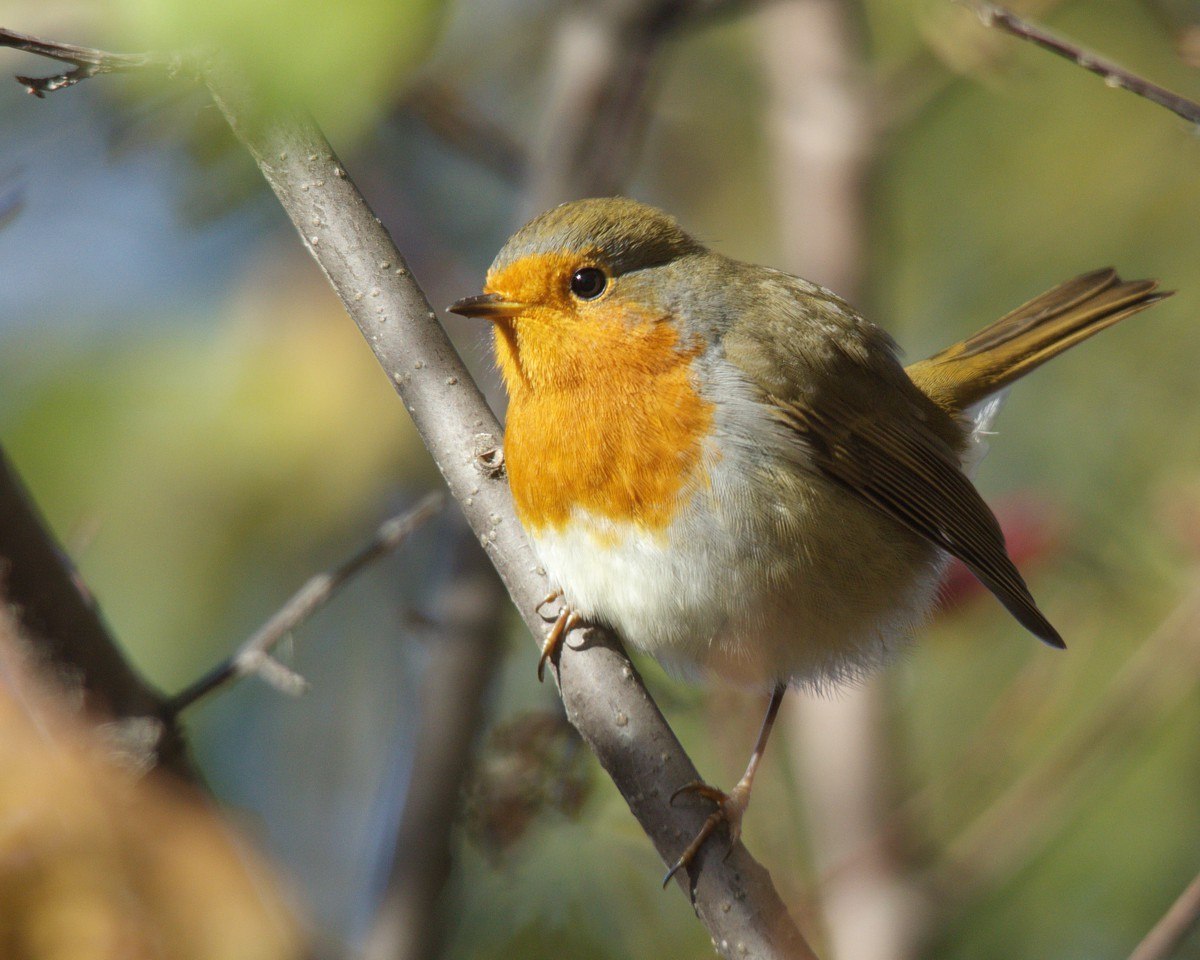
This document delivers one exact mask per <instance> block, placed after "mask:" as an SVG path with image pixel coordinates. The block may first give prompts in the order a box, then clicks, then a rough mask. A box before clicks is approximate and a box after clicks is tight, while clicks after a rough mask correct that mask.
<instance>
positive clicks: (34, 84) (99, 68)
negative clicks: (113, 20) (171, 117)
mask: <svg viewBox="0 0 1200 960" xmlns="http://www.w3.org/2000/svg"><path fill="white" fill-rule="evenodd" d="M0 47H12V48H13V49H14V50H24V51H25V52H26V53H33V54H36V55H37V56H39V57H48V58H49V59H51V60H57V61H59V62H60V63H69V64H71V65H72V66H73V67H74V69H73V70H68V71H66V72H64V73H56V74H54V75H52V76H49V77H22V76H18V77H17V82H18V83H20V84H21V85H22V86H23V87H24V88H25V90H26V92H28V93H31V94H33V95H34V96H35V97H39V98H44V97H45V96H46V94H47V93H53V92H54V91H55V90H62V89H64V88H66V87H73V86H75V84H77V83H79V82H80V81H82V80H87V79H88V78H89V77H94V76H97V75H98V74H101V73H121V72H125V71H129V70H142V69H145V68H146V67H158V68H161V69H164V70H167V71H168V72H170V73H175V72H176V71H178V70H179V69H180V68H181V66H182V64H183V59H182V58H180V57H163V56H159V55H157V54H153V53H108V52H106V51H104V50H96V49H94V48H92V47H78V46H76V45H75V44H73V43H57V42H54V41H47V40H39V39H38V38H37V37H30V36H27V35H26V34H23V33H15V32H14V31H12V30H5V29H4V28H2V27H0Z"/></svg>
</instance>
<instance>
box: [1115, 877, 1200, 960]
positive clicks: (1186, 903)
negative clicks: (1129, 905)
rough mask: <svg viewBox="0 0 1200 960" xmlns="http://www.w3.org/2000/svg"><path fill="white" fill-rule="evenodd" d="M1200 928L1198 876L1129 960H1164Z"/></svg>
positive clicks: (1199, 882) (1199, 887)
mask: <svg viewBox="0 0 1200 960" xmlns="http://www.w3.org/2000/svg"><path fill="white" fill-rule="evenodd" d="M1197 924H1200V874H1198V875H1197V876H1196V877H1195V878H1194V879H1193V880H1192V882H1191V883H1189V884H1188V885H1187V887H1185V888H1184V891H1183V893H1181V894H1180V895H1179V897H1178V898H1177V899H1176V900H1175V902H1174V903H1173V904H1171V906H1170V907H1169V908H1168V910H1167V912H1166V913H1164V914H1163V915H1162V918H1161V919H1160V920H1159V921H1158V923H1156V924H1155V925H1154V926H1153V927H1152V928H1151V929H1150V932H1149V933H1148V934H1146V936H1145V937H1144V938H1143V939H1142V942H1141V943H1139V944H1138V945H1137V946H1136V947H1135V948H1134V950H1133V953H1131V954H1130V955H1129V960H1167V958H1168V957H1171V956H1173V955H1174V954H1175V949H1176V948H1177V947H1178V946H1179V945H1180V944H1181V943H1182V942H1183V940H1184V938H1185V937H1186V936H1187V935H1188V934H1189V933H1191V932H1192V931H1193V930H1195V929H1196V926H1197Z"/></svg>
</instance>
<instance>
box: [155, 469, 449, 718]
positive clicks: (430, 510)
mask: <svg viewBox="0 0 1200 960" xmlns="http://www.w3.org/2000/svg"><path fill="white" fill-rule="evenodd" d="M444 499H445V498H444V497H443V495H442V494H441V493H431V494H429V495H428V496H426V497H425V498H424V499H422V500H421V501H420V502H419V503H418V504H417V505H416V506H415V507H413V508H412V509H411V510H406V511H405V512H404V513H402V514H399V515H398V516H395V517H392V518H391V519H390V520H388V521H387V522H386V523H384V524H383V525H382V526H381V527H380V528H379V529H378V530H377V531H376V532H375V536H373V537H372V538H371V540H370V542H369V543H367V544H366V546H364V547H363V548H362V549H360V550H359V551H358V552H357V553H355V554H354V556H352V557H350V558H349V559H348V560H346V561H344V562H343V563H341V564H340V565H338V566H337V567H335V568H334V569H332V570H328V571H326V572H324V573H318V574H316V575H314V576H312V577H310V578H309V579H308V580H307V581H306V582H305V584H304V586H302V587H301V588H300V589H299V590H297V591H296V592H295V593H294V594H292V596H291V597H289V598H288V600H287V602H285V603H284V605H283V606H282V607H280V608H279V610H278V611H276V612H275V613H274V614H273V615H272V616H271V618H270V619H269V620H267V622H266V623H264V624H263V625H262V626H261V627H259V628H258V629H257V630H256V631H254V633H253V634H251V636H250V638H249V639H248V640H246V642H245V643H243V644H242V645H241V646H240V647H238V649H237V652H236V653H234V654H233V656H231V657H229V658H228V659H227V660H224V661H222V662H221V663H219V664H217V666H215V667H214V668H213V669H212V670H210V671H209V672H208V673H207V674H205V675H204V676H203V677H201V678H200V679H199V680H197V681H196V682H195V683H193V684H191V685H190V686H188V687H186V688H185V689H184V690H182V691H180V692H179V693H177V694H175V696H173V697H171V699H169V700H168V701H167V702H166V703H165V704H163V707H162V714H163V716H165V717H172V718H173V717H177V716H178V715H179V714H180V713H181V712H182V711H184V710H186V709H187V708H188V707H190V706H191V705H192V704H194V703H195V702H196V701H197V700H200V699H201V698H202V697H205V696H207V695H208V694H210V693H212V692H213V691H214V690H217V689H219V688H221V687H223V686H225V685H226V684H229V683H232V682H233V681H234V680H238V679H240V678H241V677H244V676H246V675H247V674H250V673H256V674H258V675H259V676H260V677H262V679H264V680H266V681H267V682H268V683H270V684H271V685H272V686H273V687H275V688H277V689H279V690H282V691H283V692H284V693H290V694H298V693H303V692H304V690H305V689H307V686H308V684H307V682H306V681H305V680H304V678H303V677H301V676H299V675H298V674H297V673H295V672H294V671H292V670H289V669H288V668H287V667H285V666H284V665H283V664H282V663H280V662H279V661H278V660H276V659H275V658H274V657H272V656H271V651H272V650H273V649H274V648H275V645H276V644H278V643H279V641H280V640H282V639H283V638H284V637H286V636H287V635H288V634H289V633H291V632H292V631H293V630H295V629H296V628H297V627H298V626H300V624H302V623H303V622H304V621H305V620H307V619H308V618H309V617H311V616H312V615H313V614H314V613H316V612H317V611H318V610H319V609H321V607H323V606H324V605H325V604H326V603H328V602H329V600H330V599H331V598H332V597H333V595H334V594H335V593H337V591H338V590H340V589H341V588H342V587H344V586H345V585H346V584H347V583H348V582H349V581H350V580H351V579H352V578H353V577H354V576H355V575H356V574H358V573H359V572H360V571H362V570H363V569H364V568H365V567H367V566H369V565H370V564H372V563H374V562H375V561H376V560H378V559H380V558H381V557H384V556H387V554H389V553H391V552H392V551H393V550H395V549H396V548H397V547H399V546H400V544H402V543H403V542H404V541H405V540H407V539H408V538H409V537H410V536H411V535H412V533H413V532H414V531H415V530H416V529H417V528H418V527H420V526H421V525H422V524H423V523H425V521H426V520H428V519H429V518H430V517H432V516H433V515H434V514H435V513H437V512H438V510H440V509H441V508H442V502H443V501H444Z"/></svg>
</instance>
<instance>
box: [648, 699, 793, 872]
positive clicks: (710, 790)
mask: <svg viewBox="0 0 1200 960" xmlns="http://www.w3.org/2000/svg"><path fill="white" fill-rule="evenodd" d="M786 692H787V685H786V684H782V683H781V684H779V686H777V687H776V688H775V689H774V690H773V691H772V692H771V702H770V703H769V704H768V705H767V715H766V716H765V717H764V718H763V722H762V729H760V730H759V731H758V740H756V741H755V743H754V752H753V753H751V754H750V762H749V763H748V764H747V765H746V772H745V773H743V774H742V779H741V780H739V781H738V782H737V785H736V786H735V787H734V788H733V789H732V790H730V791H729V792H728V793H725V791H723V790H718V789H717V788H716V787H712V786H709V785H708V784H707V783H705V782H704V781H703V780H694V781H693V782H691V783H688V784H684V785H683V786H682V787H680V788H679V789H678V790H676V791H675V792H674V793H673V794H671V800H670V802H671V803H672V804H673V803H674V802H675V798H676V797H678V796H680V795H682V794H685V793H695V794H698V795H700V796H702V797H705V798H707V799H709V800H711V801H712V802H713V803H715V804H716V805H717V809H716V810H714V811H713V812H712V813H711V814H709V816H708V819H707V820H705V821H704V826H702V827H701V828H700V832H699V833H697V834H696V836H695V838H694V839H693V840H692V842H691V843H689V844H688V846H687V849H686V850H684V851H683V853H681V854H680V855H679V859H678V860H676V861H675V863H674V865H673V866H672V867H671V869H670V870H668V871H667V875H666V876H665V877H663V886H664V887H665V886H666V885H667V884H668V883H670V882H671V878H672V877H673V876H675V874H676V873H678V872H679V871H680V870H682V869H683V868H685V867H688V866H690V865H691V863H692V861H693V860H694V859H695V858H696V854H697V853H699V852H700V848H701V847H702V846H704V843H705V841H706V840H708V838H709V837H710V836H712V833H713V831H714V830H716V829H717V827H719V826H720V825H721V823H722V822H724V823H727V824H728V825H729V848H730V849H731V850H732V849H733V845H734V844H735V843H737V842H738V838H739V837H741V835H742V816H743V814H745V812H746V807H747V806H749V804H750V788H751V787H752V786H753V785H754V774H755V772H756V771H757V770H758V764H759V761H760V760H762V755H763V751H764V750H766V748H767V739H768V738H769V737H770V736H771V728H772V727H773V726H774V725H775V717H776V716H777V715H778V713H779V705H780V704H781V703H783V695H784V694H785V693H786ZM726 856H728V854H726Z"/></svg>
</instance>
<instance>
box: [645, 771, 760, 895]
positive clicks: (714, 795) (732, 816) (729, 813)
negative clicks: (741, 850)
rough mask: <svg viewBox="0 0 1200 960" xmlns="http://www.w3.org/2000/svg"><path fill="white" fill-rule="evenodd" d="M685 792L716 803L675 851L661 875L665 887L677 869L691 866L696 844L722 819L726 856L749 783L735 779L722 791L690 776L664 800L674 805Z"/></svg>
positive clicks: (736, 835)
mask: <svg viewBox="0 0 1200 960" xmlns="http://www.w3.org/2000/svg"><path fill="white" fill-rule="evenodd" d="M685 793H694V794H696V795H697V796H700V797H704V798H705V799H706V800H711V801H712V802H713V803H714V804H716V807H717V809H716V810H714V811H713V812H712V813H710V814H709V815H708V819H707V820H705V821H704V825H703V826H702V827H701V828H700V831H699V832H698V833H697V834H696V836H695V837H694V838H692V842H691V843H689V844H688V845H687V848H686V849H685V850H684V851H683V853H681V854H680V855H679V859H678V860H676V861H675V863H674V864H672V866H671V869H670V870H668V871H667V873H666V876H664V877H663V883H662V885H663V887H666V885H667V884H668V883H670V882H671V878H672V877H673V876H675V874H677V873H678V872H679V871H680V870H683V869H685V868H686V867H690V866H691V864H692V861H693V860H695V859H696V854H698V853H699V852H700V848H701V847H703V846H704V844H705V842H706V841H707V840H708V838H709V837H711V836H712V835H713V832H714V831H715V830H716V829H717V827H719V826H720V825H721V824H722V823H724V824H725V825H726V826H727V827H728V828H729V849H728V850H726V851H725V856H726V857H728V856H729V854H730V853H731V852H732V850H733V848H734V847H735V846H736V845H737V842H738V840H740V839H741V836H742V816H743V815H744V814H745V812H746V807H747V805H748V803H749V800H750V784H749V782H748V781H747V780H746V779H745V778H743V779H742V780H739V781H738V784H737V786H735V787H734V788H733V789H732V790H731V791H730V792H729V793H726V792H725V791H724V790H721V789H719V788H717V787H714V786H711V785H710V784H707V783H705V782H704V781H703V780H693V781H692V782H691V783H685V784H684V785H683V786H682V787H680V788H679V789H678V790H676V791H675V792H674V793H673V794H671V799H670V800H668V801H667V802H668V804H669V805H670V806H675V800H676V798H678V797H680V796H682V795H683V794H685Z"/></svg>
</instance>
